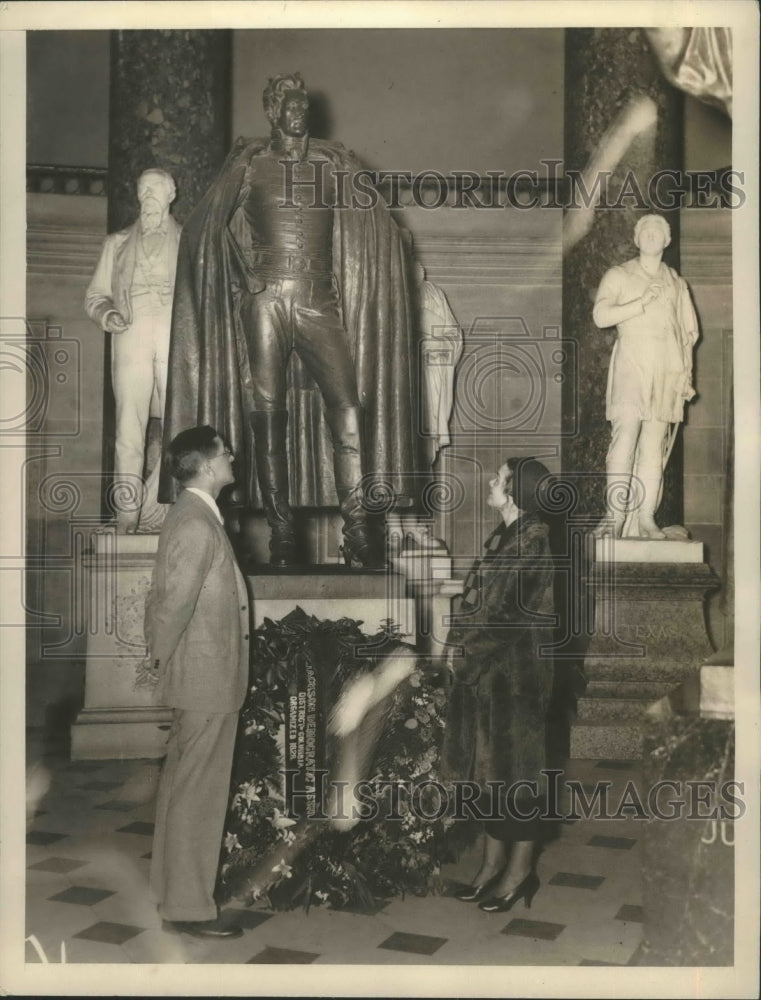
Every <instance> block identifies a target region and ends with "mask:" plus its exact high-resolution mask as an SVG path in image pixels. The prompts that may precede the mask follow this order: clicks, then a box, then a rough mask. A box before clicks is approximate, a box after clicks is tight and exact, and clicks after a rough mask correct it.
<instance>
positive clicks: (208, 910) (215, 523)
mask: <svg viewBox="0 0 761 1000" xmlns="http://www.w3.org/2000/svg"><path fill="white" fill-rule="evenodd" d="M167 461H168V465H169V468H170V470H171V472H172V475H173V476H174V478H175V479H176V480H177V481H178V483H179V484H180V486H181V487H182V492H181V493H180V495H179V497H178V498H177V501H176V502H175V503H174V504H173V506H172V507H171V508H170V510H169V512H168V514H167V516H166V519H165V521H164V525H163V527H162V529H161V535H160V537H159V544H158V552H157V554H156V564H155V567H154V572H153V579H152V582H151V588H150V592H149V594H148V598H147V600H146V608H145V636H146V641H147V643H148V649H149V654H150V658H151V663H152V670H153V672H154V676H155V677H156V679H157V682H158V687H157V694H158V698H159V700H160V702H161V703H163V704H165V705H169V706H170V707H171V708H173V709H174V721H173V724H172V729H171V733H170V736H169V742H168V745H167V756H166V760H165V762H164V767H163V769H162V773H161V779H160V782H159V790H158V799H157V803H156V828H155V833H154V841H153V857H152V865H151V885H152V887H153V889H154V891H155V893H156V895H157V897H158V901H159V913H160V914H161V916H162V917H163V918H164V927H165V929H167V930H173V931H180V932H184V933H188V934H192V935H194V936H196V937H213V938H217V937H220V938H221V937H239V936H240V934H241V933H242V931H241V929H240V928H239V927H230V926H229V925H227V924H225V922H224V920H223V919H220V917H219V915H218V911H217V906H216V903H215V901H214V896H213V893H214V885H215V882H216V876H217V863H218V858H219V849H220V844H221V841H222V833H223V828H224V819H225V813H226V809H227V796H228V789H229V784H230V772H231V769H232V758H233V747H234V744H235V735H236V730H237V723H238V712H239V710H240V707H241V705H242V704H243V700H244V698H245V695H246V689H247V686H248V672H249V662H248V638H249V636H248V633H249V611H248V605H249V601H248V594H247V590H246V583H245V580H244V578H243V575H242V574H241V572H240V569H239V568H238V565H237V563H236V561H235V556H234V554H233V550H232V547H231V545H230V541H229V539H228V537H227V535H226V534H225V530H224V527H223V521H222V516H221V514H220V512H219V509H218V507H217V505H216V502H215V500H216V497H217V496H218V495H219V492H220V490H221V489H222V488H223V487H224V486H227V485H229V484H231V483H232V482H234V478H235V477H234V475H233V470H232V454H231V452H230V451H229V449H228V448H227V447H226V445H225V443H224V442H223V441H222V439H221V438H220V436H219V435H218V434H217V432H216V431H215V430H214V428H212V427H194V428H191V429H190V430H186V431H182V433H180V434H178V435H177V436H176V437H175V438H174V439H173V441H172V443H171V444H170V446H169V450H168V458H167Z"/></svg>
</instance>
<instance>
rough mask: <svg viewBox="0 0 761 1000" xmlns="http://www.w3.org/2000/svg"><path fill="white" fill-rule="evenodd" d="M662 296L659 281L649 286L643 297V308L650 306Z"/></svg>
mask: <svg viewBox="0 0 761 1000" xmlns="http://www.w3.org/2000/svg"><path fill="white" fill-rule="evenodd" d="M660 296H661V286H660V285H659V284H658V282H657V281H654V282H653V283H652V284H651V285H648V286H647V288H646V289H645V291H644V293H643V295H642V308H643V309H644V308H645V307H646V306H649V305H650V303H651V302H652V301H653V299H658V298H660Z"/></svg>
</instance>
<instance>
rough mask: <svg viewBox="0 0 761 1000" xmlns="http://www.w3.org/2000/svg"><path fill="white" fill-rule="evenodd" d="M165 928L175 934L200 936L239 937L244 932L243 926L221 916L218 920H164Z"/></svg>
mask: <svg viewBox="0 0 761 1000" xmlns="http://www.w3.org/2000/svg"><path fill="white" fill-rule="evenodd" d="M163 928H164V930H165V931H170V932H171V933H173V934H190V935H191V936H192V937H198V938H239V937H240V936H241V935H242V934H243V928H242V927H239V926H238V925H237V924H230V923H227V922H225V921H224V920H223V919H222V918H221V917H217V918H216V920H164V921H163Z"/></svg>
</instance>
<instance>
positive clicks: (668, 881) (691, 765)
mask: <svg viewBox="0 0 761 1000" xmlns="http://www.w3.org/2000/svg"><path fill="white" fill-rule="evenodd" d="M734 751H735V725H734V722H733V721H731V720H726V721H724V720H719V719H703V718H700V716H698V715H695V714H676V713H674V712H673V711H672V710H671V709H670V707H669V699H663V701H662V702H657V703H656V705H655V706H653V709H652V711H651V712H650V713H649V718H648V722H647V728H646V733H645V740H644V754H643V776H644V782H645V788H646V789H647V790H648V794H649V795H650V794H651V792H650V790H652V789H657V788H659V787H662V791H661V792H658V799H657V803H658V809H659V811H660V812H661V816H658V815H651V816H650V818H649V821H648V822H647V823H645V824H643V834H642V852H643V857H642V877H643V880H642V900H643V910H644V921H643V928H642V929H643V941H642V947H641V948H640V951H639V953H638V955H637V956H636V959H635V963H636V964H637V965H643V966H658V965H666V966H693V965H694V966H722V965H732V964H733V959H734V951H733V948H734V909H735V905H734V904H735V901H734V886H735V870H734V867H735V865H734V862H735V858H734V841H735V823H734V821H733V820H734V819H735V818H739V817H740V815H741V811H742V812H744V811H745V806H744V805H741V804H740V803H739V802H737V803H734V802H732V801H731V800H730V796H739V792H738V790H737V788H732V787H730V786H727V785H726V782H730V781H733V780H734V778H735V774H734ZM660 782H673V783H674V784H673V785H672V786H670V787H669V786H667V785H664V786H660V785H659V783H660ZM691 783H695V784H691ZM676 789H678V790H679V791H676ZM669 799H671V801H672V802H673V803H674V804H673V806H669V805H666V803H667V801H668V800H669ZM699 799H700V800H701V801H698V800H699ZM652 801H653V802H656V797H655V793H654V792H653V793H652ZM672 813H673V814H674V818H668V817H670V816H671V814H672Z"/></svg>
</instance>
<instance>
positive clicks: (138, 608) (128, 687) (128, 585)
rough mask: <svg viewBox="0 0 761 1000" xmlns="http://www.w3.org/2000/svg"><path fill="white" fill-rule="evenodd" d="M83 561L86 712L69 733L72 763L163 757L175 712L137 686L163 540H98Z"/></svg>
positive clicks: (108, 536)
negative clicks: (155, 567)
mask: <svg viewBox="0 0 761 1000" xmlns="http://www.w3.org/2000/svg"><path fill="white" fill-rule="evenodd" d="M94 540H95V541H94V547H93V551H92V553H90V554H89V555H86V556H85V557H84V559H85V569H86V575H85V579H88V580H89V616H88V618H89V621H88V635H87V661H86V673H85V699H84V707H83V709H82V711H81V712H80V713H79V715H78V716H77V720H76V722H75V723H74V725H73V726H72V728H71V756H72V759H73V760H102V759H106V758H114V757H119V758H125V759H126V758H129V759H134V758H138V757H161V756H163V754H164V750H165V744H166V740H167V737H168V732H169V726H170V724H171V718H172V713H171V710H170V709H168V708H166V707H164V706H162V705H159V704H158V703H157V701H156V697H155V694H154V692H153V689H152V688H150V687H138V686H136V680H137V670H138V667H139V666H140V664H141V663H142V662H143V661H144V659H145V654H146V649H145V640H144V637H143V616H144V612H145V598H146V596H147V593H148V588H149V586H150V582H151V574H152V572H153V563H154V560H155V558H156V549H157V546H158V535H117V534H116V532H115V531H113V530H111V529H106V530H105V531H103V532H102V533H100V534H98V535H95V536H94Z"/></svg>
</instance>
